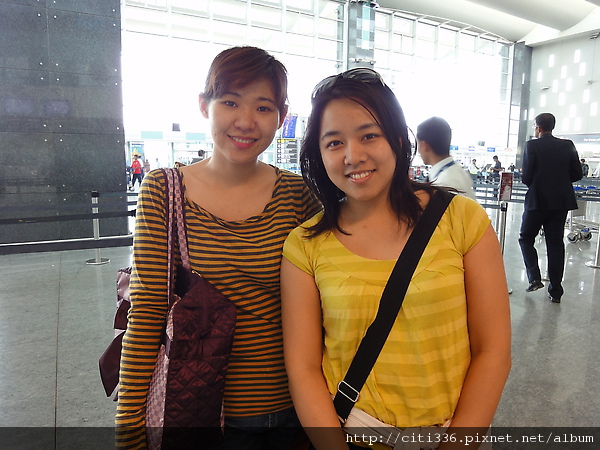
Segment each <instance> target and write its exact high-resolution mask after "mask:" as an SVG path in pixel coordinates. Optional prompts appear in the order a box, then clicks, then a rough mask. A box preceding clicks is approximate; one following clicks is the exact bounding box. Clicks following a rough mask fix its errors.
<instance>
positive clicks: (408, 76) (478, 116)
mask: <svg viewBox="0 0 600 450" xmlns="http://www.w3.org/2000/svg"><path fill="white" fill-rule="evenodd" d="M510 46H511V44H510V43H508V42H507V41H505V40H503V39H500V38H498V37H495V36H491V35H489V34H487V33H485V32H484V31H481V30H477V29H474V28H473V27H469V26H466V25H464V26H461V25H460V24H452V23H449V22H448V21H444V20H441V19H436V18H424V17H417V16H413V15H411V14H407V13H398V12H395V13H392V12H389V11H387V12H386V11H385V10H377V11H376V33H375V69H376V70H378V71H379V72H381V73H382V74H383V75H384V78H385V80H386V81H387V82H388V84H389V85H390V86H391V87H392V89H393V90H394V92H395V93H396V95H397V97H398V99H399V100H400V104H401V105H402V107H403V108H404V112H405V115H406V119H407V121H408V123H409V126H411V127H412V128H413V129H415V128H416V127H417V125H418V124H419V123H420V122H422V121H423V120H425V119H427V118H428V117H431V116H440V117H443V118H445V119H446V120H447V121H448V123H449V124H450V126H451V127H452V129H453V145H454V146H455V147H458V149H457V151H456V152H455V157H456V158H457V159H459V161H461V162H463V163H465V164H468V162H470V159H472V158H473V157H475V158H477V159H478V161H480V162H481V163H485V162H486V161H487V160H488V159H489V160H490V161H489V162H491V159H492V156H493V155H492V154H490V153H492V152H493V153H499V154H501V156H500V159H501V160H506V162H507V164H506V167H507V166H508V164H509V163H510V162H512V161H513V160H514V156H515V153H516V146H515V148H514V149H509V148H507V147H508V139H507V135H508V117H509V112H510V108H509V95H508V94H509V93H508V86H509V83H508V80H509V76H510V72H509V54H510V53H509V49H510ZM416 161H417V162H418V156H417V159H416ZM503 162H504V161H503Z"/></svg>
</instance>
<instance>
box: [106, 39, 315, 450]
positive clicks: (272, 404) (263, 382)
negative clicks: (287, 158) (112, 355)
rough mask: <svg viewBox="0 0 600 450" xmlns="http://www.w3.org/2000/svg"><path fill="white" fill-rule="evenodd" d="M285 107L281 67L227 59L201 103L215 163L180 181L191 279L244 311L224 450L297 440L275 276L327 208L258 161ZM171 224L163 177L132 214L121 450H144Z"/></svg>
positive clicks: (282, 445) (241, 55)
mask: <svg viewBox="0 0 600 450" xmlns="http://www.w3.org/2000/svg"><path fill="white" fill-rule="evenodd" d="M286 101H287V74H286V70H285V67H284V66H283V65H282V64H281V63H280V62H279V61H278V60H276V59H275V58H274V57H273V56H271V55H270V54H268V53H267V52H265V51H264V50H262V49H259V48H255V47H234V48H230V49H227V50H224V51H223V52H221V53H220V54H219V55H217V57H216V58H215V59H214V60H213V62H212V65H211V67H210V70H209V73H208V77H207V79H206V85H205V89H204V92H203V93H202V94H201V95H200V110H201V112H202V115H203V116H204V117H205V118H206V119H208V120H209V122H210V127H211V134H212V139H213V141H214V147H213V151H212V154H211V156H210V157H209V158H207V159H204V160H202V161H200V162H198V163H195V164H192V165H189V166H183V167H180V169H179V170H180V171H181V173H182V175H183V185H184V188H185V200H186V201H185V220H186V228H187V237H188V244H189V251H190V263H191V268H192V269H193V270H195V271H197V272H198V273H199V274H200V275H201V276H202V277H204V278H206V279H207V280H208V281H210V282H211V283H212V285H213V286H215V287H216V288H217V289H219V291H221V293H223V294H224V295H225V296H226V297H227V298H228V299H229V300H231V301H232V302H233V303H234V304H235V305H236V306H237V308H238V309H237V321H236V330H235V336H234V342H233V349H232V353H231V357H230V359H229V367H228V371H227V376H226V381H225V394H224V413H225V433H224V440H223V442H222V443H221V445H219V446H218V447H217V448H218V449H219V450H225V449H227V450H238V449H249V450H250V449H252V450H263V449H264V450H267V449H270V448H278V449H286V448H289V446H290V445H291V444H292V443H293V442H294V441H295V439H296V437H297V435H298V434H301V429H300V424H299V423H298V420H297V417H296V414H295V412H294V409H293V406H292V400H291V397H290V393H289V391H288V386H287V376H286V372H285V367H284V361H283V342H282V332H281V312H280V290H279V268H280V262H281V251H282V247H283V242H284V240H285V238H286V237H287V235H288V234H289V232H290V231H291V230H292V229H294V228H295V227H296V226H298V225H299V224H300V223H302V222H304V221H305V220H307V219H308V218H310V217H311V216H312V215H314V214H315V213H316V212H317V211H319V210H320V205H319V202H318V201H317V200H316V199H315V198H314V196H313V195H311V193H310V191H309V190H308V188H307V186H306V185H305V183H304V181H303V180H302V178H301V177H300V176H299V175H296V174H293V173H291V172H287V171H284V170H280V169H278V168H276V167H273V166H270V165H268V164H265V163H263V162H261V161H260V160H259V156H260V154H261V153H262V152H263V151H264V150H265V149H266V148H267V147H268V146H269V145H270V144H271V142H272V141H273V138H274V136H275V132H276V131H277V129H278V128H279V127H280V126H281V125H282V123H283V121H284V118H285V115H286V112H287V105H286ZM165 215H166V214H165V180H164V176H163V174H162V171H160V170H155V171H152V172H150V173H149V174H148V175H147V176H146V177H145V178H144V181H143V183H142V187H141V190H140V194H139V200H138V205H137V212H136V228H135V236H134V246H133V247H134V248H133V259H134V264H133V271H132V277H131V283H130V288H131V309H130V312H129V325H128V329H127V332H126V333H125V336H124V339H123V351H122V358H121V372H120V389H119V403H118V406H117V416H116V424H117V426H118V430H117V443H118V446H119V447H121V448H136V449H137V448H139V449H143V448H146V446H147V442H146V438H145V407H146V396H147V392H148V386H149V382H150V378H151V376H152V371H153V369H154V364H155V361H156V356H157V353H158V349H159V345H160V339H161V333H162V330H163V328H164V324H165V316H166V312H167V263H166V259H167V233H166V217H165ZM203 445H205V443H202V442H198V443H194V442H190V448H192V447H194V446H196V447H195V448H205V447H203Z"/></svg>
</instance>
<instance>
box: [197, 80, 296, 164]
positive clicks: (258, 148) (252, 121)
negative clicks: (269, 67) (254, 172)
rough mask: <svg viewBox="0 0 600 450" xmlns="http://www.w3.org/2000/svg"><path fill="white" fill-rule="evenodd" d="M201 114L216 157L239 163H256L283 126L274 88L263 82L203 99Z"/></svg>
mask: <svg viewBox="0 0 600 450" xmlns="http://www.w3.org/2000/svg"><path fill="white" fill-rule="evenodd" d="M200 110H201V112H202V115H203V116H204V117H205V118H207V119H209V120H210V128H211V134H212V138H213V141H214V152H213V158H215V159H225V160H228V161H230V162H233V163H236V164H244V163H255V162H256V160H257V158H258V156H259V155H260V154H261V153H262V152H263V151H264V150H265V149H266V148H267V147H268V146H269V145H270V144H271V142H272V141H273V138H274V136H275V132H276V131H277V129H278V128H279V127H280V126H281V124H282V123H283V120H284V118H285V111H284V112H283V113H281V114H280V111H279V110H278V108H277V106H276V103H275V94H274V90H273V85H272V83H271V82H270V81H269V80H266V79H263V80H259V81H255V82H253V83H250V84H248V85H247V86H244V87H240V88H233V89H231V90H229V91H227V92H224V93H223V95H221V96H220V97H218V98H215V99H213V100H210V101H208V102H207V101H206V100H204V99H203V98H202V96H200Z"/></svg>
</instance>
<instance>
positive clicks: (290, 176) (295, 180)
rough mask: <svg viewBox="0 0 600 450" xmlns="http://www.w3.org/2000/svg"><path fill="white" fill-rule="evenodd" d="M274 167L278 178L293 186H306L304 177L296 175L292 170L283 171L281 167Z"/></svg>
mask: <svg viewBox="0 0 600 450" xmlns="http://www.w3.org/2000/svg"><path fill="white" fill-rule="evenodd" d="M272 167H273V168H274V169H275V173H276V174H277V177H278V178H279V179H280V180H282V181H286V182H288V183H292V184H304V179H303V178H302V175H299V174H297V173H294V172H292V171H290V170H286V169H282V168H280V167H276V166H272Z"/></svg>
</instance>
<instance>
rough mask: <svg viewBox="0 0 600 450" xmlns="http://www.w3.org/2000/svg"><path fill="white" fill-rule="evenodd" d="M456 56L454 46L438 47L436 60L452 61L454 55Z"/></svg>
mask: <svg viewBox="0 0 600 450" xmlns="http://www.w3.org/2000/svg"><path fill="white" fill-rule="evenodd" d="M455 54H456V49H455V48H454V46H452V47H450V46H448V45H441V44H440V45H438V56H437V59H438V60H440V61H444V60H448V61H452V60H454V55H455Z"/></svg>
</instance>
